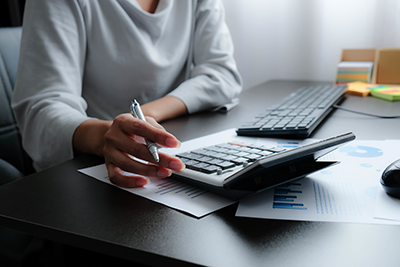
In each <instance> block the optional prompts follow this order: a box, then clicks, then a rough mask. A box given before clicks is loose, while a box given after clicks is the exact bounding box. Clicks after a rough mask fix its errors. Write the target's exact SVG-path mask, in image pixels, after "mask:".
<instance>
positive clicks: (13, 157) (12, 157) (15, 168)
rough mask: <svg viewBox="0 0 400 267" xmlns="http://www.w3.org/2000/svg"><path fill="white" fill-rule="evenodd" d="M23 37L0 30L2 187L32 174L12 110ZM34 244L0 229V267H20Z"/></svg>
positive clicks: (18, 32)
mask: <svg viewBox="0 0 400 267" xmlns="http://www.w3.org/2000/svg"><path fill="white" fill-rule="evenodd" d="M21 33H22V28H21V27H13V28H0V186H1V185H4V184H6V183H8V182H12V181H15V180H17V179H19V178H21V177H23V176H25V175H28V174H30V173H32V172H33V167H32V161H31V160H30V159H29V157H28V156H27V154H26V152H25V151H24V150H23V148H22V142H21V135H20V132H19V129H18V126H17V123H16V121H15V118H14V114H13V112H12V109H11V97H12V92H13V88H14V84H15V78H16V74H17V68H18V59H19V50H20V43H21ZM31 242H32V237H31V236H28V235H26V234H23V233H20V232H17V231H13V230H9V229H6V228H2V227H0V266H19V265H20V264H21V262H22V261H23V259H24V260H26V258H27V255H26V248H27V247H28V246H29V244H30V243H31Z"/></svg>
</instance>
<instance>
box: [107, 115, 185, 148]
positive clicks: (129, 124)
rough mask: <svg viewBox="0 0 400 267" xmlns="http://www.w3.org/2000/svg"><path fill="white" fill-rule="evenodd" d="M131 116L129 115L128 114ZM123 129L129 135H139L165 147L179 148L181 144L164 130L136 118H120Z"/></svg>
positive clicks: (119, 121)
mask: <svg viewBox="0 0 400 267" xmlns="http://www.w3.org/2000/svg"><path fill="white" fill-rule="evenodd" d="M127 115H129V114H127ZM116 120H118V122H117V123H119V124H120V127H121V129H122V130H123V131H124V132H126V133H127V134H129V135H139V136H142V137H144V138H146V139H148V140H151V141H153V142H155V143H157V144H159V145H161V146H164V147H171V148H174V147H179V146H180V142H179V141H178V140H177V139H176V138H175V136H173V135H172V134H170V133H168V132H166V131H165V130H164V129H160V128H159V127H155V126H153V125H152V124H151V123H148V122H146V121H142V120H139V119H136V118H134V117H133V116H118V117H117V118H115V119H114V121H116Z"/></svg>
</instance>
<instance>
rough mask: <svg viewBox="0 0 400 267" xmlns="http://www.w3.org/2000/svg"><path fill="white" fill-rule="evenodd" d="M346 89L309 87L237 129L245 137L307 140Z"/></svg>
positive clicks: (340, 98) (341, 87)
mask: <svg viewBox="0 0 400 267" xmlns="http://www.w3.org/2000/svg"><path fill="white" fill-rule="evenodd" d="M346 89H347V86H346V85H325V86H309V87H302V88H299V89H297V90H296V91H295V92H293V93H292V94H290V95H288V96H287V97H285V98H284V99H282V100H281V101H280V102H279V103H278V104H276V105H274V106H272V107H270V108H267V109H266V110H265V112H262V113H261V114H258V115H256V116H255V117H254V118H253V119H252V120H250V121H248V122H246V123H245V124H244V125H242V126H240V127H239V128H238V129H237V131H236V132H237V134H238V135H242V136H284V137H293V138H306V137H308V136H309V135H310V134H311V133H312V131H314V129H315V128H316V127H317V126H318V125H319V124H320V123H321V122H322V120H323V119H324V118H325V117H326V116H327V115H328V114H329V113H330V112H331V111H332V109H333V108H332V106H333V105H335V104H338V103H339V102H340V101H341V100H342V99H343V98H344V94H345V92H346Z"/></svg>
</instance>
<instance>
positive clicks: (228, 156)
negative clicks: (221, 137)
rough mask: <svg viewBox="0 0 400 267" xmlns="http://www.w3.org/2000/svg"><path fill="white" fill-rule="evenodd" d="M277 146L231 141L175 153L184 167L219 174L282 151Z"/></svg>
mask: <svg viewBox="0 0 400 267" xmlns="http://www.w3.org/2000/svg"><path fill="white" fill-rule="evenodd" d="M284 150H285V149H283V148H279V147H267V146H264V145H260V144H252V143H248V142H240V141H232V142H228V143H223V144H219V145H213V146H209V147H204V148H201V149H196V150H193V151H191V152H184V153H180V154H178V155H176V156H177V157H179V158H180V159H181V160H182V162H183V163H184V164H185V165H186V168H188V169H191V170H195V171H199V172H202V173H207V174H212V173H216V174H221V173H222V171H224V170H229V169H232V168H234V167H236V166H240V165H243V166H246V165H247V164H249V163H251V162H254V161H256V160H258V159H261V158H263V157H268V156H270V155H273V154H275V153H279V152H282V151H284Z"/></svg>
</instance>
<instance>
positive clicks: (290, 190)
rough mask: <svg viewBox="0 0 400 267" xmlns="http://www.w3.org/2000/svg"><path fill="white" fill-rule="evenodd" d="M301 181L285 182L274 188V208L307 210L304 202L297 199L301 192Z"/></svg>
mask: <svg viewBox="0 0 400 267" xmlns="http://www.w3.org/2000/svg"><path fill="white" fill-rule="evenodd" d="M302 193H303V191H302V190H301V183H287V184H284V185H282V186H279V187H276V188H275V189H274V201H273V202H272V207H273V208H274V209H293V210H307V207H306V206H305V205H304V203H300V202H299V201H298V199H299V198H298V196H299V195H300V194H302Z"/></svg>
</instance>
